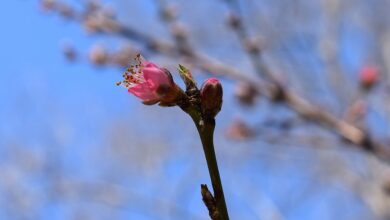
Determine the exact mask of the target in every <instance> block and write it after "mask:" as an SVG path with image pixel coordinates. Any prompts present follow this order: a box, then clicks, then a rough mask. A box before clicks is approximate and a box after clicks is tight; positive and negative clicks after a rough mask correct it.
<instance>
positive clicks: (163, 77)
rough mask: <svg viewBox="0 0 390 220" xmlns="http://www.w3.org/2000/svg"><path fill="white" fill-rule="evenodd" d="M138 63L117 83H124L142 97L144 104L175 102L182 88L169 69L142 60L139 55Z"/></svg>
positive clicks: (137, 95) (168, 103)
mask: <svg viewBox="0 0 390 220" xmlns="http://www.w3.org/2000/svg"><path fill="white" fill-rule="evenodd" d="M136 60H137V61H138V63H137V64H136V65H132V66H131V67H130V68H128V69H127V70H126V72H125V73H124V74H123V77H124V80H123V81H122V82H119V83H117V84H118V85H120V84H122V85H124V86H125V87H126V88H127V89H128V91H129V92H130V93H131V94H133V95H135V96H136V97H138V98H139V99H141V100H142V101H143V103H144V104H149V105H151V104H156V103H158V102H160V104H164V105H170V104H174V103H172V102H174V101H175V100H176V98H177V97H178V95H179V94H180V89H179V88H178V86H177V85H176V84H175V83H174V82H173V78H172V75H171V74H170V73H169V71H168V70H166V69H163V68H160V67H158V66H157V65H156V64H154V63H152V62H148V61H144V60H142V58H141V56H140V55H137V57H136Z"/></svg>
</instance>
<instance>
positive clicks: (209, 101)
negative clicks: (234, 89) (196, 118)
mask: <svg viewBox="0 0 390 220" xmlns="http://www.w3.org/2000/svg"><path fill="white" fill-rule="evenodd" d="M222 94H223V92H222V85H221V83H220V82H219V80H218V79H216V78H209V79H207V80H206V81H205V82H204V83H203V85H202V89H201V91H200V97H201V103H202V111H203V113H204V114H205V115H206V116H208V117H212V118H214V117H215V116H216V115H217V114H218V112H219V111H221V107H222Z"/></svg>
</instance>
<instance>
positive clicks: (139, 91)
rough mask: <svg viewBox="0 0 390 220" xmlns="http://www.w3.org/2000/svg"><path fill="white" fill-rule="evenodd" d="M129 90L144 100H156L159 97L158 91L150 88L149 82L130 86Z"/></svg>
mask: <svg viewBox="0 0 390 220" xmlns="http://www.w3.org/2000/svg"><path fill="white" fill-rule="evenodd" d="M128 91H129V92H130V93H131V94H133V95H135V96H137V97H138V98H140V99H142V100H143V101H154V100H158V99H159V97H158V96H157V95H156V93H155V92H154V91H153V90H151V89H150V87H149V85H148V83H142V84H138V85H136V86H134V87H131V88H129V90H128Z"/></svg>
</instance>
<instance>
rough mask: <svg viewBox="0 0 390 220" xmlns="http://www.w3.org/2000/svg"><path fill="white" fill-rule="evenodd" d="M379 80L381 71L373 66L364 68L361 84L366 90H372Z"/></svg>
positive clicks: (360, 79)
mask: <svg viewBox="0 0 390 220" xmlns="http://www.w3.org/2000/svg"><path fill="white" fill-rule="evenodd" d="M378 80H379V70H378V68H377V67H375V66H372V65H366V66H364V67H363V68H362V69H361V70H360V73H359V83H360V85H361V86H362V87H363V88H364V89H370V88H372V87H373V86H374V85H375V84H376V83H377V82H378Z"/></svg>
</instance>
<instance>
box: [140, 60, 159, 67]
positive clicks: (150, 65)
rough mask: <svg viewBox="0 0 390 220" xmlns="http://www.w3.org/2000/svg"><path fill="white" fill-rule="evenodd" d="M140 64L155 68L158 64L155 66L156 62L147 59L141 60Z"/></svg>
mask: <svg viewBox="0 0 390 220" xmlns="http://www.w3.org/2000/svg"><path fill="white" fill-rule="evenodd" d="M142 65H143V66H144V67H155V68H158V66H157V65H156V64H154V63H152V62H149V61H144V62H142Z"/></svg>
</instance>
